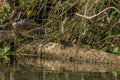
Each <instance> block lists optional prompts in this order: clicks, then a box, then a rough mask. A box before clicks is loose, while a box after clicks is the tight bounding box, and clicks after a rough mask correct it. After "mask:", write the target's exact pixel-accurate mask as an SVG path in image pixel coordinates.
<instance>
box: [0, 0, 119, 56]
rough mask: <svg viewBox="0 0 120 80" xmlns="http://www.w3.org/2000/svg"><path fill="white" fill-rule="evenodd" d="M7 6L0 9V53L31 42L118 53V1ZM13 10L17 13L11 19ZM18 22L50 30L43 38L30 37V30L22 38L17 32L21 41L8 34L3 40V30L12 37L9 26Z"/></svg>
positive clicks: (52, 0) (29, 1)
mask: <svg viewBox="0 0 120 80" xmlns="http://www.w3.org/2000/svg"><path fill="white" fill-rule="evenodd" d="M10 1H11V2H13V3H10ZM8 4H9V5H8ZM8 4H6V5H3V6H1V9H0V29H1V30H0V47H1V50H2V49H4V48H5V47H6V46H10V47H11V49H10V50H12V51H15V50H16V49H17V47H18V46H19V45H21V44H22V43H30V44H31V43H34V42H35V41H41V42H45V43H46V42H50V41H52V42H60V41H61V40H64V41H66V42H68V43H69V44H72V42H73V41H74V40H76V43H77V44H78V45H80V46H83V47H85V48H94V49H99V50H103V51H107V52H112V53H115V54H118V55H119V54H120V2H119V0H118V1H117V0H9V3H8ZM14 10H16V11H17V13H16V14H15V18H12V17H11V16H12V15H13V14H14V13H13V11H14ZM21 19H28V20H31V19H32V20H34V21H35V23H34V26H37V29H38V28H39V29H41V28H49V29H50V31H49V33H45V35H47V36H45V37H44V38H43V37H42V38H41V37H38V36H35V35H34V34H33V36H32V37H31V35H30V33H31V32H32V31H31V30H30V31H25V32H24V35H23V34H21V32H23V31H19V30H18V32H20V35H22V36H24V37H22V38H18V35H17V36H15V39H12V40H11V39H10V38H8V37H9V36H8V35H7V36H8V37H7V38H6V37H5V36H3V35H4V34H8V33H4V34H3V33H2V32H3V31H6V32H9V33H10V34H11V35H12V31H13V30H16V28H14V26H13V23H14V22H15V21H19V20H21ZM7 22H8V23H9V24H8V23H7ZM28 24H29V25H31V24H30V23H28ZM34 26H33V30H34ZM35 30H36V28H35ZM15 34H16V33H15ZM16 37H17V38H16ZM13 48H14V49H13ZM15 48H16V49H15ZM7 50H8V49H7ZM5 52H7V51H5ZM0 54H3V51H0Z"/></svg>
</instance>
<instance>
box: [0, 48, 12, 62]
mask: <svg viewBox="0 0 120 80" xmlns="http://www.w3.org/2000/svg"><path fill="white" fill-rule="evenodd" d="M9 50H10V47H5V48H3V49H2V48H0V59H5V60H6V61H8V60H9V58H8V51H9Z"/></svg>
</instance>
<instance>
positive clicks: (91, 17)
mask: <svg viewBox="0 0 120 80" xmlns="http://www.w3.org/2000/svg"><path fill="white" fill-rule="evenodd" d="M109 9H114V10H116V11H117V12H118V13H119V14H120V11H119V10H118V9H117V8H115V7H108V8H105V9H104V10H102V11H101V12H99V13H98V14H95V15H93V16H86V15H81V14H79V13H76V15H78V16H80V17H82V18H86V19H93V18H95V17H97V16H99V15H100V14H102V13H103V12H106V11H107V10H109Z"/></svg>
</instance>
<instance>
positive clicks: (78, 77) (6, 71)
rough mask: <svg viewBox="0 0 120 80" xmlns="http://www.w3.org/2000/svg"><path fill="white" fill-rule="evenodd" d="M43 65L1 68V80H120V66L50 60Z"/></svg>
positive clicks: (5, 66) (6, 66)
mask: <svg viewBox="0 0 120 80" xmlns="http://www.w3.org/2000/svg"><path fill="white" fill-rule="evenodd" d="M41 63H42V67H41V66H39V67H35V66H34V67H33V66H29V65H19V66H11V65H4V66H0V80H120V69H119V65H111V64H106V65H105V64H88V63H86V64H85V63H73V62H59V61H50V60H49V61H48V60H41ZM43 63H45V64H43ZM46 64H49V68H48V66H47V65H46ZM43 65H45V66H46V67H45V66H43Z"/></svg>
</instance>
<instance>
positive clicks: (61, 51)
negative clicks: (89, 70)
mask: <svg viewBox="0 0 120 80" xmlns="http://www.w3.org/2000/svg"><path fill="white" fill-rule="evenodd" d="M61 46H62V45H61V44H60V43H55V42H49V43H46V44H43V43H39V42H37V43H34V44H25V45H22V46H20V47H19V49H18V50H17V52H16V53H20V54H21V55H22V54H24V55H25V54H26V55H28V56H29V55H35V56H38V57H39V58H42V59H55V60H61V61H66V62H67V61H69V62H78V63H79V62H84V63H92V64H93V63H95V64H117V65H119V64H120V56H118V55H115V54H111V53H107V52H104V51H99V50H95V49H86V48H83V47H79V46H76V45H74V46H66V47H64V48H62V47H61Z"/></svg>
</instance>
